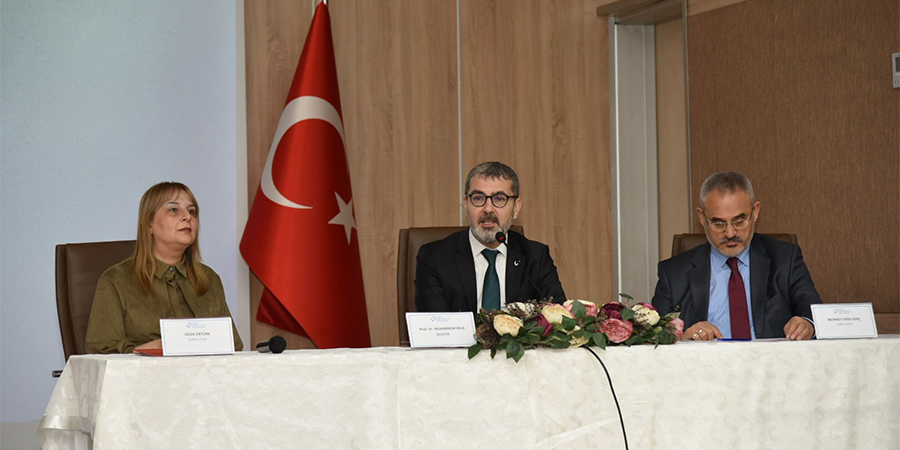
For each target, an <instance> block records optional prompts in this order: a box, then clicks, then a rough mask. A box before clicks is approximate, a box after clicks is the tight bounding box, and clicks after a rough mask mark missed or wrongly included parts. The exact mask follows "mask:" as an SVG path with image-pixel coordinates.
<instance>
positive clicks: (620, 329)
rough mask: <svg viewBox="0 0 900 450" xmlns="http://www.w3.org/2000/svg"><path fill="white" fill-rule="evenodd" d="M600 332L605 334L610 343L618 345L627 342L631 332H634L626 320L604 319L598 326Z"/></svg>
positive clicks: (632, 326)
mask: <svg viewBox="0 0 900 450" xmlns="http://www.w3.org/2000/svg"><path fill="white" fill-rule="evenodd" d="M607 304H608V303H607ZM604 306H606V305H604ZM616 313H618V311H616ZM600 331H602V332H603V333H605V334H606V336H607V337H608V338H609V341H610V342H615V343H616V344H618V343H621V342H625V341H627V340H628V338H630V337H631V332H632V331H634V325H632V324H631V322H628V321H626V320H619V319H606V320H604V321H603V323H601V324H600Z"/></svg>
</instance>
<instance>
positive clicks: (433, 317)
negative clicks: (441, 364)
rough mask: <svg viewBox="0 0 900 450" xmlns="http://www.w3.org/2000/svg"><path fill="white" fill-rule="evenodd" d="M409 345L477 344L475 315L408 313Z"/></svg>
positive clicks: (414, 346) (460, 313) (449, 345)
mask: <svg viewBox="0 0 900 450" xmlns="http://www.w3.org/2000/svg"><path fill="white" fill-rule="evenodd" d="M406 329H407V330H408V331H409V346H410V347H413V348H427V347H445V348H446V347H469V346H472V345H474V344H475V315H474V314H472V313H470V312H459V313H406Z"/></svg>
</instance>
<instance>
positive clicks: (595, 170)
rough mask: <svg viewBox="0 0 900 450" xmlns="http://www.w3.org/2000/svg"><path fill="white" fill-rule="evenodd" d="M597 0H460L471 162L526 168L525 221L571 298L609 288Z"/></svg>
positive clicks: (595, 296) (604, 65)
mask: <svg viewBox="0 0 900 450" xmlns="http://www.w3.org/2000/svg"><path fill="white" fill-rule="evenodd" d="M600 3H602V2H599V1H569V2H552V1H533V2H516V1H484V0H462V1H461V4H460V5H461V6H460V30H461V32H460V35H461V50H460V55H461V59H462V65H461V68H460V74H461V80H462V81H461V83H462V86H461V89H462V104H463V108H462V133H463V138H462V139H463V158H462V163H463V168H464V171H468V170H469V169H470V168H471V167H473V166H474V165H476V164H478V163H480V162H484V161H488V160H499V161H502V162H505V163H507V164H509V165H510V166H511V167H513V169H515V170H516V172H517V173H518V175H519V178H520V184H521V195H522V200H523V201H524V204H523V209H522V213H521V214H520V216H519V220H518V221H517V223H519V224H520V225H522V226H524V228H525V233H526V234H527V235H528V237H529V238H532V239H536V240H538V241H541V242H544V243H546V244H548V245H549V246H550V248H551V254H552V255H553V257H554V259H555V261H556V264H557V266H558V267H559V271H560V278H561V280H562V283H563V286H564V288H565V290H566V294H567V295H568V296H569V297H570V298H584V299H591V300H599V301H608V300H611V299H612V269H611V267H612V266H611V263H612V252H611V231H610V187H609V177H610V166H609V156H610V153H609V145H610V144H609V140H610V137H609V130H610V125H609V98H608V95H609V78H608V73H609V61H608V47H609V46H608V31H607V21H606V20H605V19H602V18H598V17H597V16H596V9H597V6H598V5H599V4H600Z"/></svg>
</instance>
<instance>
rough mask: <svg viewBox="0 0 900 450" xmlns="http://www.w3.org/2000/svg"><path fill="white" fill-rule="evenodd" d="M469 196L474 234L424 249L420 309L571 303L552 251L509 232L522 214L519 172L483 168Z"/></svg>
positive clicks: (472, 174) (419, 267) (419, 265)
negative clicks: (502, 235)
mask: <svg viewBox="0 0 900 450" xmlns="http://www.w3.org/2000/svg"><path fill="white" fill-rule="evenodd" d="M465 192H466V194H465V195H464V196H463V202H464V203H465V205H466V216H467V217H468V219H469V229H468V230H465V231H460V232H457V233H453V234H451V235H450V236H448V237H446V238H444V239H442V240H440V241H436V242H431V243H429V244H426V245H423V246H422V248H420V249H419V254H418V255H417V256H416V308H417V309H418V310H419V311H422V312H450V311H454V312H455V311H472V312H475V313H477V312H478V310H479V309H480V308H485V309H488V310H493V309H500V308H501V307H503V306H505V305H506V304H508V303H513V302H520V301H524V300H529V299H542V298H550V297H552V298H553V300H554V301H557V302H562V301H565V299H566V294H565V293H564V292H563V289H562V284H560V282H559V276H558V275H557V272H556V266H555V265H554V264H553V259H552V258H551V257H550V249H549V248H548V247H547V246H546V245H544V244H541V243H540V242H535V241H530V240H528V239H526V238H525V236H522V235H521V234H518V233H516V232H514V231H512V232H511V231H509V228H510V227H511V226H512V223H513V219H515V218H516V217H518V215H519V212H520V211H521V210H522V199H521V198H519V177H518V176H517V175H516V173H515V172H514V171H513V170H512V169H511V168H510V167H509V166H507V165H505V164H501V163H499V162H486V163H482V164H479V165H478V166H475V168H473V169H472V170H471V171H469V175H468V177H467V178H466V186H465ZM498 231H503V232H504V233H506V235H507V242H508V244H509V246H508V247H507V246H506V245H502V244H501V243H500V242H498V241H497V239H496V234H497V232H498Z"/></svg>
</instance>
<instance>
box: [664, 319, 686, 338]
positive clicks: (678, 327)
mask: <svg viewBox="0 0 900 450" xmlns="http://www.w3.org/2000/svg"><path fill="white" fill-rule="evenodd" d="M666 331H668V332H669V333H672V334H674V335H675V338H676V339H681V336H682V335H683V334H684V321H683V320H681V319H672V321H671V322H669V323H667V324H666Z"/></svg>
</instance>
